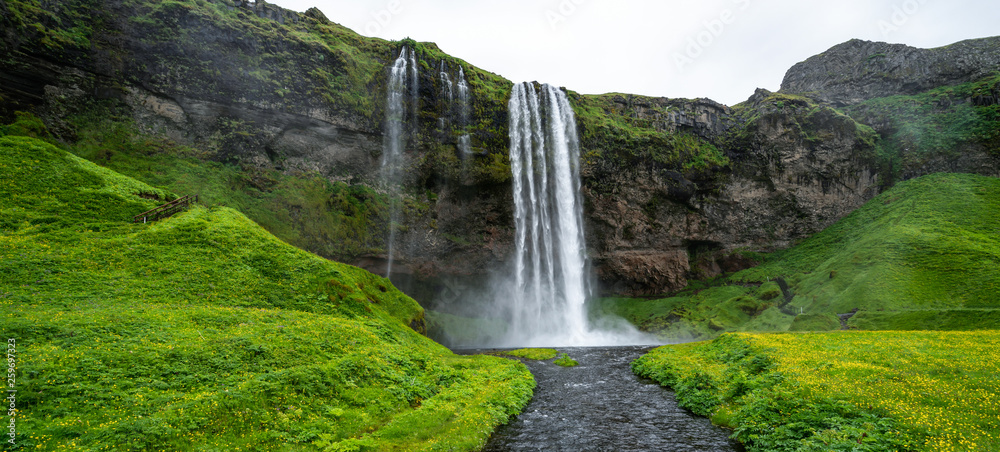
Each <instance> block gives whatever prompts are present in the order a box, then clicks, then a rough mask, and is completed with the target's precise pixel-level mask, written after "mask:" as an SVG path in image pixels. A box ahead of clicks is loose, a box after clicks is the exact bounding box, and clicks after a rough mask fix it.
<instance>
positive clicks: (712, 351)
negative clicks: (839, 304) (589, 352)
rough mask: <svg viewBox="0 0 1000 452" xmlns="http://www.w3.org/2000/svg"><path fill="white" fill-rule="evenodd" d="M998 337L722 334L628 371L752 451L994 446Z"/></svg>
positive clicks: (997, 437) (666, 350) (974, 449)
mask: <svg viewBox="0 0 1000 452" xmlns="http://www.w3.org/2000/svg"><path fill="white" fill-rule="evenodd" d="M998 346H1000V333H998V332H997V331H976V332H839V333H822V334H746V333H741V334H727V335H724V336H721V337H720V338H718V339H716V340H715V341H713V342H701V343H693V344H684V345H673V346H666V347H661V348H658V349H655V350H653V351H652V352H650V353H649V354H647V355H645V356H643V357H642V358H640V359H638V360H636V361H635V362H633V364H632V368H633V370H634V371H635V372H636V373H637V374H639V375H643V376H646V377H648V378H652V379H654V380H656V381H657V382H659V383H661V384H663V385H665V386H670V387H673V388H674V389H675V390H676V393H677V399H678V403H679V404H680V405H681V406H683V407H685V408H688V409H690V410H692V411H694V412H695V413H698V414H701V415H706V416H711V417H712V420H713V421H714V422H716V423H719V424H722V425H726V426H729V427H732V428H733V429H734V437H736V438H737V439H739V440H740V441H742V442H744V443H745V444H746V445H747V450H749V451H768V452H771V451H830V450H852V451H928V452H930V451H934V452H941V451H968V452H978V451H987V450H1000V424H998V423H997V419H998V418H1000V408H998V407H1000V403H998V401H1000V386H998V385H997V381H996V376H997V374H998V372H1000V368H998V363H1000V360H998V358H1000V357H998V355H997V349H998Z"/></svg>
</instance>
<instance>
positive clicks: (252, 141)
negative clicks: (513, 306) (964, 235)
mask: <svg viewBox="0 0 1000 452" xmlns="http://www.w3.org/2000/svg"><path fill="white" fill-rule="evenodd" d="M0 19H2V25H3V35H2V38H3V40H4V43H5V46H4V48H3V50H2V52H0V53H2V54H0V81H2V84H0V96H2V102H0V114H2V115H3V116H4V117H5V119H7V120H8V121H9V120H11V119H13V116H14V111H18V110H25V111H31V112H34V113H35V114H37V115H38V116H40V117H41V118H42V119H43V120H44V122H45V123H46V125H47V126H48V128H49V130H51V131H52V132H53V134H54V136H55V138H56V139H58V140H60V141H61V142H63V143H65V146H67V147H68V148H70V149H72V150H74V151H75V152H77V153H79V154H81V155H83V156H85V157H87V158H91V159H93V160H96V161H98V162H99V163H101V164H104V165H108V166H111V167H113V168H115V169H116V170H118V171H121V172H124V173H126V174H130V175H134V176H136V177H140V178H144V179H146V180H149V181H151V182H154V183H160V184H163V185H167V186H169V187H170V188H171V189H173V190H174V191H179V192H187V191H196V192H200V193H202V194H203V197H206V199H208V200H209V202H211V203H218V204H227V205H233V206H234V207H238V208H240V209H241V210H244V211H246V212H247V213H248V214H249V215H250V216H251V217H252V218H253V219H254V220H256V221H258V222H259V223H261V224H262V225H264V226H265V227H267V228H268V229H269V230H271V231H272V232H274V233H275V234H276V235H278V236H280V237H282V238H283V239H285V240H288V241H289V242H291V243H293V244H295V245H297V246H300V247H302V248H305V249H308V250H310V251H313V252H316V253H319V254H322V255H324V256H327V257H331V258H335V259H338V260H342V261H347V262H350V263H354V264H359V265H362V266H364V267H366V268H368V269H370V270H372V271H376V272H381V271H382V269H383V267H384V260H385V257H386V256H385V237H386V236H387V233H388V228H390V227H393V228H396V230H397V233H398V236H399V243H400V244H401V246H399V247H398V250H399V252H400V255H399V256H398V259H399V260H398V264H397V265H396V267H395V268H397V269H398V277H397V278H395V281H396V282H397V283H399V284H400V285H401V286H403V287H404V288H406V289H407V290H408V291H409V292H410V293H411V294H413V295H415V296H416V298H418V299H419V300H421V301H423V302H430V301H432V300H439V301H441V302H442V303H449V302H455V303H463V302H464V301H463V300H467V299H468V297H469V293H471V292H470V290H469V281H479V282H482V281H484V280H485V279H486V278H487V277H488V275H489V273H490V272H491V271H494V270H496V269H499V268H502V265H503V263H504V262H505V261H506V258H507V255H508V254H509V253H510V250H511V241H512V237H513V233H512V229H513V220H512V215H513V212H512V207H511V193H510V185H509V177H510V173H509V171H510V170H509V162H508V158H507V140H508V138H507V124H506V122H507V112H506V103H507V97H508V95H509V91H510V86H511V85H512V83H511V82H510V81H507V80H505V79H503V78H502V77H500V76H498V75H495V74H491V73H489V72H486V71H482V70H480V69H478V68H476V67H475V66H472V65H471V64H469V63H467V62H465V61H463V60H461V59H458V58H455V57H453V56H450V55H447V54H445V53H444V52H442V51H441V49H439V48H437V46H435V45H434V44H431V43H419V42H415V41H406V42H387V41H383V40H379V39H369V38H365V37H362V36H359V35H357V34H356V33H354V32H352V31H350V30H348V29H345V28H343V27H341V26H339V25H337V24H336V23H333V22H331V21H330V20H328V19H327V18H326V17H324V16H323V15H322V14H321V13H319V11H318V10H310V11H308V12H307V13H305V14H300V13H296V12H293V11H288V10H284V9H281V8H278V7H275V6H273V5H269V4H267V3H266V2H263V1H257V2H254V3H250V2H246V1H242V0H235V1H234V0H211V1H208V0H206V1H201V2H153V1H138V2H127V3H123V2H115V1H110V0H77V1H66V2H60V3H59V4H58V5H50V4H48V3H46V4H45V7H43V6H42V3H41V2H39V1H32V0H19V1H14V0H7V1H0ZM995 42H996V40H995V39H989V40H980V41H971V42H965V43H960V44H956V45H955V46H950V47H948V48H945V49H936V50H932V51H922V50H918V49H911V48H908V47H905V46H892V45H888V44H880V43H866V42H861V41H851V42H849V43H846V44H842V45H840V46H837V47H834V48H833V49H831V50H830V51H828V52H827V53H825V54H823V55H820V56H817V57H814V58H811V59H809V60H807V61H806V62H803V63H800V64H799V65H796V66H795V67H794V68H792V70H790V71H789V74H788V76H786V80H785V82H784V83H783V85H782V91H781V92H779V93H770V92H767V91H763V90H759V91H758V92H757V93H754V95H753V96H752V97H751V98H750V99H749V100H748V101H747V102H745V103H742V104H740V105H736V106H732V107H729V106H725V105H721V104H718V103H716V102H713V101H710V100H708V99H695V100H684V99H663V98H649V97H642V96H634V95H625V94H608V95H600V96H582V95H577V94H575V93H572V92H570V99H571V102H572V104H573V107H574V109H575V111H576V116H577V122H578V129H579V131H580V138H581V147H582V149H581V150H582V152H583V155H584V157H583V159H584V162H583V165H582V175H583V188H584V195H585V199H586V202H585V209H586V212H585V213H586V217H587V225H586V226H587V234H588V253H589V255H590V256H591V258H592V261H593V263H594V267H595V271H596V273H597V275H598V276H599V278H600V281H601V283H602V284H601V286H600V287H601V288H602V290H603V291H604V292H607V293H616V294H631V295H637V294H656V293H665V292H670V291H673V290H677V289H680V288H682V287H684V286H685V285H686V284H687V281H688V280H689V279H691V278H705V277H711V276H714V275H717V274H720V273H722V272H729V271H735V270H738V269H741V268H745V267H747V266H749V265H752V264H753V263H754V256H755V254H754V252H758V251H770V250H774V249H778V248H782V247H785V246H787V245H788V244H790V243H793V242H794V241H796V240H799V239H801V238H803V237H806V236H809V235H811V234H813V233H815V232H817V231H819V230H822V229H823V228H824V227H826V226H827V225H829V224H831V223H833V222H834V221H836V220H837V219H839V218H841V217H843V216H844V215H846V214H847V213H849V212H851V211H852V210H853V209H855V208H857V207H858V206H860V205H862V204H863V203H864V202H865V201H867V200H869V199H871V198H872V197H873V196H874V195H876V194H877V193H878V192H879V191H880V190H881V189H882V188H884V187H886V186H888V185H890V184H892V183H893V182H894V181H896V180H900V179H905V178H909V177H913V176H914V175H919V174H924V173H927V172H932V171H936V170H939V169H942V168H950V169H958V170H967V171H974V172H978V173H982V174H996V173H997V168H998V165H997V159H996V155H997V143H998V138H997V136H996V128H997V127H996V122H997V119H998V117H997V116H991V115H995V114H996V113H995V112H996V103H997V98H998V97H1000V91H998V90H997V85H996V83H995V81H992V82H991V81H989V80H993V79H989V76H990V74H992V73H993V72H994V71H996V70H997V67H996V61H997V58H996V56H997V54H996V51H995V50H991V49H995V47H994V43H995ZM404 45H405V46H407V47H408V48H411V49H413V50H414V51H415V54H416V60H417V62H418V67H419V71H418V73H419V78H418V83H417V85H418V86H419V92H418V95H417V97H416V98H415V99H413V100H411V101H410V102H411V104H412V105H413V106H414V108H415V113H416V115H415V116H416V117H417V118H418V120H417V121H411V122H410V123H409V124H408V129H407V130H406V131H405V134H406V137H407V139H406V144H405V149H406V150H405V153H404V154H405V162H404V164H405V165H406V167H407V171H406V174H407V176H406V179H405V181H404V187H405V189H404V191H403V195H402V197H403V199H402V200H391V199H389V194H388V192H387V191H386V190H385V189H384V187H382V186H380V183H379V180H378V173H379V164H380V160H381V153H382V145H383V139H384V138H383V136H382V121H383V119H382V118H383V117H384V109H385V87H386V84H387V82H386V79H387V74H388V68H389V66H391V64H392V61H393V60H394V59H395V57H396V56H397V55H398V53H399V51H400V49H401V48H402V47H403V46H404ZM469 57H474V56H469ZM949 61H951V62H952V63H949ZM459 68H461V69H462V70H463V72H464V75H465V76H466V77H467V79H468V85H469V91H470V93H469V94H470V121H469V122H468V124H458V123H457V122H455V121H450V120H449V116H448V115H450V114H451V113H450V112H451V111H452V108H453V107H450V106H449V105H448V101H447V99H448V97H447V96H446V94H445V93H446V89H445V84H444V82H443V81H442V79H443V78H442V76H441V73H442V72H445V73H447V76H448V78H450V79H451V80H455V79H456V77H457V76H458V69H459ZM831 73H833V74H838V75H836V76H832V75H830V74H831ZM984 80H986V81H984ZM945 85H946V86H953V87H954V86H962V87H963V88H961V89H959V90H958V91H956V90H955V89H952V91H951V92H950V94H949V93H938V94H934V93H931V94H926V93H927V92H928V91H929V90H930V91H932V90H934V89H939V88H940V87H941V86H945ZM888 95H908V96H917V97H914V98H912V99H910V100H909V101H907V102H911V103H913V104H919V105H925V106H926V105H927V103H928V102H932V103H931V105H932V107H930V109H929V110H928V109H925V110H919V109H915V110H914V111H913V112H912V116H913V117H912V118H911V117H907V118H899V117H896V116H893V115H890V114H889V111H890V110H891V108H890V107H887V106H886V105H885V104H880V103H878V102H879V100H880V99H884V96H888ZM919 96H931V97H932V98H933V99H931V101H928V100H927V99H925V98H922V97H919ZM897 98H898V96H897ZM908 99H909V98H908ZM908 105H909V104H908ZM956 115H957V117H958V119H956V118H953V117H952V116H956ZM962 118H964V120H965V122H964V123H963V122H962V121H961V119H962ZM917 119H919V120H921V121H924V122H926V123H929V124H931V125H933V126H934V127H937V128H945V129H946V128H947V126H948V125H951V124H953V123H961V124H966V125H969V124H971V126H968V127H965V128H962V130H964V131H968V133H964V132H963V133H958V134H953V135H948V137H946V138H947V139H946V140H944V141H942V139H937V138H934V137H931V138H927V137H926V136H921V137H914V136H912V134H909V132H908V130H909V129H908V128H907V127H906V124H904V122H913V121H914V120H917ZM970 121H971V122H970ZM870 126H871V127H870ZM956 127H957V126H956ZM461 135H469V136H470V137H471V152H468V153H463V152H461V151H460V149H459V146H458V139H459V136H461ZM935 140H936V141H935ZM949 140H950V141H949ZM95 143H100V144H95ZM945 148H947V149H946V150H945ZM915 149H916V150H915ZM918 151H919V152H918ZM390 202H400V203H401V205H402V206H403V219H402V221H401V222H400V223H399V224H396V225H390V224H389V216H388V214H387V206H388V205H389V203H390Z"/></svg>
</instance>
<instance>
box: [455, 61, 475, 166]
mask: <svg viewBox="0 0 1000 452" xmlns="http://www.w3.org/2000/svg"><path fill="white" fill-rule="evenodd" d="M458 125H459V127H462V129H463V131H464V130H465V127H468V125H469V84H468V83H467V82H466V81H465V71H464V70H462V67H461V66H459V67H458ZM458 149H459V150H460V151H462V155H463V156H465V155H469V154H470V153H472V140H471V139H470V138H469V134H467V133H463V134H462V135H460V136H459V137H458Z"/></svg>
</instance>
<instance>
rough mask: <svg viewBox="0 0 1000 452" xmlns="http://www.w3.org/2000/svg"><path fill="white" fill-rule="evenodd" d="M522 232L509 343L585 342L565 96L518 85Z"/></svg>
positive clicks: (579, 230)
mask: <svg viewBox="0 0 1000 452" xmlns="http://www.w3.org/2000/svg"><path fill="white" fill-rule="evenodd" d="M509 111H510V113H509V114H510V166H511V172H512V175H513V189H514V221H515V228H516V237H515V257H514V275H513V278H514V280H513V288H512V290H511V291H512V292H513V293H510V294H509V296H510V297H511V299H510V300H509V302H508V306H509V308H510V312H509V314H508V315H509V317H510V319H511V323H510V330H509V333H508V339H509V340H511V341H516V342H519V343H529V344H530V343H531V342H533V341H539V340H541V341H548V342H559V344H552V345H568V344H578V343H584V342H586V341H587V320H586V312H585V310H584V304H585V302H586V299H587V295H588V291H589V281H588V278H587V277H586V276H585V274H584V273H585V268H586V257H585V254H584V251H585V250H584V244H585V241H584V236H583V215H582V207H583V204H582V201H581V199H580V174H579V173H580V169H579V165H580V157H579V154H580V151H579V146H578V140H577V134H576V122H575V120H574V117H573V110H572V109H571V108H570V105H569V101H568V100H567V98H566V95H565V94H564V93H563V92H562V91H560V90H558V89H556V88H554V87H552V86H550V85H542V87H541V92H537V93H536V91H535V87H534V86H533V85H531V84H528V83H522V84H519V85H515V86H514V90H513V92H512V93H511V99H510V103H509Z"/></svg>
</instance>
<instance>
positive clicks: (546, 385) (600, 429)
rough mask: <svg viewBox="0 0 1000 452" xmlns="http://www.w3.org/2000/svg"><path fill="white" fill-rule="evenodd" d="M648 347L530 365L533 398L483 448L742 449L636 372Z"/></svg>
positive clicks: (593, 350) (599, 350)
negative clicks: (563, 363) (572, 363)
mask: <svg viewBox="0 0 1000 452" xmlns="http://www.w3.org/2000/svg"><path fill="white" fill-rule="evenodd" d="M650 348H651V347H586V348H583V347H581V348H560V349H559V351H563V352H566V353H568V354H569V355H570V356H571V357H572V358H573V359H575V360H577V361H578V362H579V363H580V365H579V366H576V367H567V368H564V367H559V366H557V365H555V364H552V362H551V360H550V361H528V360H525V364H527V365H528V368H530V369H531V373H532V374H534V376H535V380H536V381H538V387H537V388H536V389H535V396H534V398H533V399H532V400H531V402H530V403H529V404H528V406H527V407H525V409H524V412H523V413H521V414H520V415H518V416H517V417H516V418H514V419H513V420H512V421H511V422H510V423H509V424H508V425H505V426H501V427H500V428H499V429H497V431H496V432H495V433H494V434H493V437H492V438H490V441H489V443H488V444H487V445H486V448H485V449H484V450H485V451H492V452H498V451H528V450H530V451H540V450H544V451H718V452H722V451H742V450H743V448H742V447H741V446H740V444H739V443H738V442H736V441H733V440H730V439H729V438H728V435H729V432H728V431H726V430H725V429H722V428H719V427H716V426H714V425H712V424H711V422H709V420H708V419H705V418H701V417H698V416H694V415H692V414H691V413H688V412H687V411H685V410H683V409H681V408H678V407H677V403H676V402H675V401H674V394H673V392H671V391H669V390H666V389H664V388H662V387H660V386H659V385H657V384H656V383H654V382H652V381H649V380H644V379H640V378H639V377H637V376H636V375H635V374H633V373H632V371H631V369H630V368H629V363H631V362H632V360H634V359H636V358H638V357H639V356H642V354H644V353H645V352H647V351H648V350H650ZM477 352H481V351H477ZM463 353H475V352H473V351H463Z"/></svg>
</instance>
